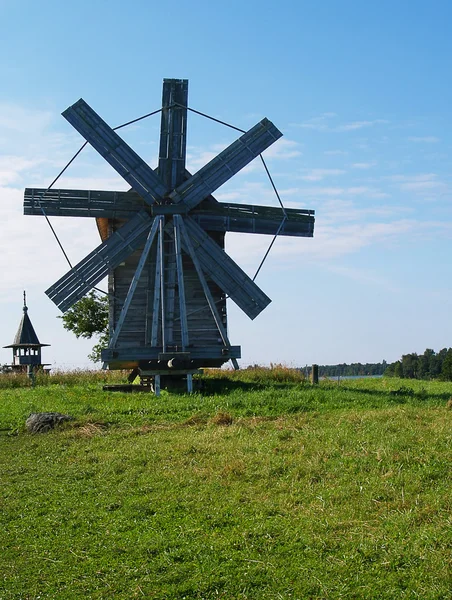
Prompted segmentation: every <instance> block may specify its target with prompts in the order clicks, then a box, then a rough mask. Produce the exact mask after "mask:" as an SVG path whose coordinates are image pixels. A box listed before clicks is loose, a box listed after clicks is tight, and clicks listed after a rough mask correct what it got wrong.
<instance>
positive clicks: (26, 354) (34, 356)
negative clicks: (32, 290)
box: [4, 292, 50, 373]
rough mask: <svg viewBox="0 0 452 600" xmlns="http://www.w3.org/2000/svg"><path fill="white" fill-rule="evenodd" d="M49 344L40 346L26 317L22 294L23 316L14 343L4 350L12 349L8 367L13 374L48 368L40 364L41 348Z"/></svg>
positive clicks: (26, 309) (26, 310) (26, 312)
mask: <svg viewBox="0 0 452 600" xmlns="http://www.w3.org/2000/svg"><path fill="white" fill-rule="evenodd" d="M44 346H50V344H41V342H40V341H39V339H38V336H37V335H36V332H35V330H34V327H33V325H32V323H31V320H30V317H29V316H28V307H27V298H26V294H25V292H24V306H23V316H22V319H21V321H20V324H19V329H18V330H17V333H16V337H15V338H14V342H13V343H12V344H9V346H4V348H12V349H13V362H12V364H11V365H9V366H10V367H11V369H12V371H13V372H15V373H26V372H27V371H29V370H30V368H31V369H32V370H33V371H36V370H39V369H44V367H46V366H48V365H45V364H43V363H42V359H41V348H43V347H44Z"/></svg>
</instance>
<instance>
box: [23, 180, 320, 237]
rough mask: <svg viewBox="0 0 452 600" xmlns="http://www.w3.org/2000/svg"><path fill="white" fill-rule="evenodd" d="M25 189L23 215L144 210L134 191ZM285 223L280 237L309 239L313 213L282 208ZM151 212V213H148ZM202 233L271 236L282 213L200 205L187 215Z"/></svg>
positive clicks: (118, 215) (116, 215) (122, 214)
mask: <svg viewBox="0 0 452 600" xmlns="http://www.w3.org/2000/svg"><path fill="white" fill-rule="evenodd" d="M45 191H46V190H45V189H37V188H27V189H26V190H25V196H24V214H25V215H39V216H41V215H42V210H41V207H42V209H43V210H44V212H45V214H46V215H48V216H50V217H51V216H57V217H59V216H67V217H96V218H100V217H106V218H110V219H127V218H131V217H132V216H134V215H135V214H136V213H137V212H138V211H139V210H142V209H145V210H147V205H146V203H145V202H144V200H143V199H142V198H141V196H139V194H137V193H136V192H134V191H132V190H131V191H129V192H108V191H85V190H49V191H47V192H46V194H45V196H44V197H43V194H44V192H45ZM285 211H286V214H287V220H286V221H285V222H284V225H283V227H282V229H281V230H280V232H279V233H280V235H285V236H295V237H312V236H313V235H314V214H315V213H314V211H313V210H305V209H298V208H286V209H285ZM151 212H152V211H151ZM190 215H191V217H192V219H193V220H194V221H196V223H198V225H200V226H201V227H202V228H203V229H206V230H209V231H223V232H228V231H230V232H236V233H260V234H268V235H275V233H276V232H277V231H278V229H279V227H280V225H281V221H282V220H283V218H284V213H283V211H282V209H281V208H275V207H270V206H258V205H252V204H231V203H227V202H205V203H204V202H203V203H202V204H200V205H199V206H197V207H196V208H194V209H193V211H191V213H190Z"/></svg>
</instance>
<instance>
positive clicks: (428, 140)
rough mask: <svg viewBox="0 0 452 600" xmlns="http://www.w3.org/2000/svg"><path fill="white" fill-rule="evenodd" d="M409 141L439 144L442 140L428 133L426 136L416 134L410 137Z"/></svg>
mask: <svg viewBox="0 0 452 600" xmlns="http://www.w3.org/2000/svg"><path fill="white" fill-rule="evenodd" d="M408 141H410V142H415V143H418V144H422V143H424V144H437V143H438V142H439V141H440V139H439V138H437V137H435V136H434V135H426V136H424V137H415V136H413V137H409V138H408Z"/></svg>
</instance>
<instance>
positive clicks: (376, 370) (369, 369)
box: [319, 360, 388, 377]
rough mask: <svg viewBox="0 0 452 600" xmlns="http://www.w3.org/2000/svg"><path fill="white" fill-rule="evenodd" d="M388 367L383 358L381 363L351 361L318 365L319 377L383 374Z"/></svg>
mask: <svg viewBox="0 0 452 600" xmlns="http://www.w3.org/2000/svg"><path fill="white" fill-rule="evenodd" d="M387 368H388V363H387V362H386V361H385V360H384V361H383V362H381V363H366V364H362V363H351V364H350V365H347V364H346V363H343V364H341V365H319V376H320V377H347V376H349V377H350V376H357V375H383V373H385V371H386V370H387Z"/></svg>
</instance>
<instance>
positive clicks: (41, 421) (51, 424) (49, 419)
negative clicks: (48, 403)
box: [25, 412, 72, 433]
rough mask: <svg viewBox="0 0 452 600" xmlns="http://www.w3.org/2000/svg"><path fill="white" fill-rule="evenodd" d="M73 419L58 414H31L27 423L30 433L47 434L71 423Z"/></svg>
mask: <svg viewBox="0 0 452 600" xmlns="http://www.w3.org/2000/svg"><path fill="white" fill-rule="evenodd" d="M71 420H72V417H71V416H69V415H63V414H61V413H58V412H44V413H31V415H30V416H29V417H28V419H27V420H26V421H25V426H26V428H27V429H28V431H29V433H47V431H50V430H51V429H54V428H55V427H57V426H58V425H61V424H62V423H64V422H65V421H71Z"/></svg>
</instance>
